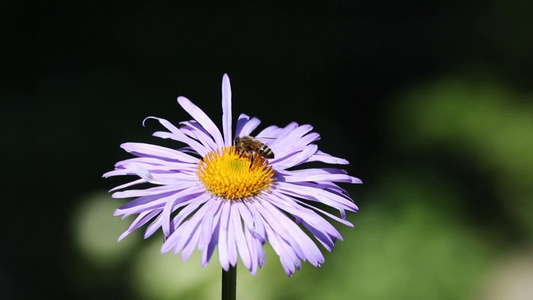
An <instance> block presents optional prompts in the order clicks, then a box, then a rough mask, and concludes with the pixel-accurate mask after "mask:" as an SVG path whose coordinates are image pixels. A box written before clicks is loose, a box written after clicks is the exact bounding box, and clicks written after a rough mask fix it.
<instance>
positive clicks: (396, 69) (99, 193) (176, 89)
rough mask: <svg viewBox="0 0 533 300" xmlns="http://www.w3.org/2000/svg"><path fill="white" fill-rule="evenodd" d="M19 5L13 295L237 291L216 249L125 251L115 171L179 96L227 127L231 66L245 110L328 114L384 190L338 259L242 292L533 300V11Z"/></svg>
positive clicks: (9, 246) (3, 63)
mask: <svg viewBox="0 0 533 300" xmlns="http://www.w3.org/2000/svg"><path fill="white" fill-rule="evenodd" d="M0 7H1V8H0V14H1V18H0V24H1V26H0V40H1V41H2V46H0V49H2V53H1V55H0V79H1V80H0V129H1V130H0V138H1V143H2V147H1V150H0V151H1V152H0V154H1V155H2V159H1V166H2V171H3V174H2V180H1V184H2V187H3V188H2V192H1V196H0V199H1V201H0V211H1V212H2V217H1V219H0V220H1V222H2V223H3V224H2V237H3V242H2V243H1V246H0V299H36V298H39V299H57V298H59V297H66V298H68V299H101V300H104V299H219V297H220V294H219V293H220V291H219V290H220V267H219V266H218V261H217V259H216V258H215V257H214V258H213V260H212V262H211V263H210V265H209V266H208V267H207V268H205V269H203V268H201V266H200V258H199V255H196V256H193V257H191V258H190V259H189V260H188V261H187V262H182V260H181V257H180V256H173V255H172V254H167V255H161V254H160V246H161V244H162V237H161V236H160V235H156V236H153V237H151V238H150V239H148V240H143V239H142V232H141V231H139V232H136V234H133V235H132V236H130V237H128V238H126V239H125V240H123V241H122V242H120V243H117V242H116V239H117V238H118V236H119V235H120V233H121V232H122V231H123V230H124V229H125V228H126V227H127V225H128V224H129V222H130V221H131V220H130V219H126V220H124V221H121V220H120V218H117V217H113V216H112V214H113V211H114V210H115V209H116V208H117V207H119V206H120V205H121V204H122V203H123V202H120V201H118V200H114V199H111V198H110V196H109V195H108V194H107V193H106V191H107V190H108V189H110V188H111V187H113V186H115V185H117V184H119V183H121V182H124V179H125V178H112V179H108V180H103V179H101V175H102V174H103V173H104V172H106V171H108V170H111V169H112V168H113V165H114V163H115V162H116V161H118V160H122V159H125V158H128V157H129V155H128V154H127V153H125V152H123V151H122V150H121V149H120V148H119V144H120V143H122V142H126V141H142V142H158V141H157V139H156V138H153V137H151V136H150V135H151V133H152V132H153V131H155V130H157V129H159V127H157V125H156V124H153V123H148V126H147V128H143V127H142V126H141V121H142V120H143V119H144V118H145V117H146V116H150V115H154V116H159V117H163V118H166V119H168V120H170V121H172V122H174V123H175V124H176V123H178V122H179V121H182V120H188V119H189V116H188V115H187V114H186V113H185V112H184V111H183V110H181V108H180V107H179V106H178V104H177V103H176V101H175V100H176V97H177V96H180V95H183V96H186V97H188V98H190V99H191V100H193V101H194V102H195V103H196V104H197V105H198V106H200V107H201V108H202V109H204V111H206V112H207V113H208V114H209V115H210V116H212V118H213V119H214V120H216V121H217V122H220V118H221V108H220V84H221V78H222V74H223V73H228V74H229V76H230V78H231V82H232V88H233V99H234V102H233V109H234V116H235V117H236V115H238V114H239V113H241V112H243V113H246V114H248V115H252V116H257V117H259V118H260V119H261V120H262V121H263V123H262V125H263V127H262V128H264V126H268V125H271V124H276V125H278V126H284V125H285V124H287V123H289V122H291V121H297V122H299V123H300V124H305V123H308V124H312V125H313V126H314V128H315V130H316V131H317V132H319V133H320V134H321V135H322V140H321V141H320V142H319V146H320V147H321V149H322V150H323V151H325V152H328V153H332V154H334V155H336V156H340V157H344V158H347V159H348V160H349V161H350V162H351V164H350V165H348V166H346V169H347V170H348V171H349V172H350V174H352V175H354V176H357V177H360V178H361V179H362V180H363V182H364V185H359V186H346V188H347V189H348V190H349V192H350V193H351V195H352V197H353V198H354V200H355V201H356V203H357V204H358V205H359V207H360V212H359V213H358V214H350V215H349V216H348V218H349V220H350V221H351V222H353V223H354V224H355V228H347V227H342V226H341V225H340V224H338V225H336V227H337V228H339V229H340V230H341V233H342V234H343V236H344V241H343V242H339V243H337V245H336V247H335V249H334V251H333V252H332V253H326V263H325V264H324V265H323V266H322V268H320V269H316V268H314V267H312V266H311V265H309V264H307V263H305V264H304V265H303V267H302V270H301V271H299V272H297V273H295V274H294V276H293V277H292V278H287V277H286V275H285V274H284V272H283V269H282V267H281V265H280V263H279V259H278V257H277V256H276V255H274V253H273V252H272V251H271V249H270V248H269V247H267V261H266V266H265V268H264V269H261V270H259V271H258V274H257V275H256V276H252V275H250V274H249V272H248V271H247V270H246V269H245V268H243V267H241V268H240V269H239V270H240V271H239V274H238V295H237V296H238V298H239V299H282V300H285V299H482V300H485V299H532V298H533V288H532V286H533V285H532V284H531V283H532V282H533V247H532V241H533V218H532V217H531V216H532V215H533V184H532V183H533V101H532V100H533V94H532V92H533V88H532V86H531V83H532V82H533V72H532V71H531V70H533V18H531V15H533V2H531V1H518V0H512V1H503V0H493V1H477V0H472V1H464V2H460V3H459V2H457V3H454V2H450V3H447V2H444V1H438V2H435V3H434V2H419V1H402V2H396V1H383V0H381V1H379V0H378V1H329V2H324V3H321V4H318V3H313V4H312V3H308V2H304V1H294V2H290V3H285V2H279V3H276V2H269V3H262V4H257V3H239V2H234V1H224V2H217V3H215V4H205V3H202V4H180V3H178V2H163V1H155V2H150V3H148V2H128V3H125V2H115V1H79V2H69V1H51V2H46V3H43V2H40V1H35V2H32V1H2V3H1V4H0ZM324 251H325V250H324ZM196 254H198V253H196Z"/></svg>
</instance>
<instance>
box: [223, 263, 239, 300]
mask: <svg viewBox="0 0 533 300" xmlns="http://www.w3.org/2000/svg"><path fill="white" fill-rule="evenodd" d="M236 291H237V266H234V267H233V266H230V267H229V270H228V271H224V269H222V300H235V299H236V297H235V295H236Z"/></svg>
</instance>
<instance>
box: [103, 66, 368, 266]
mask: <svg viewBox="0 0 533 300" xmlns="http://www.w3.org/2000/svg"><path fill="white" fill-rule="evenodd" d="M178 103H179V104H180V105H181V106H182V107H183V109H184V110H185V111H187V112H188V113H189V114H190V115H191V116H192V118H193V119H194V120H191V121H186V122H182V123H180V125H181V126H180V127H176V126H174V125H172V124H171V123H170V122H168V121H167V120H165V119H161V118H157V117H148V118H146V119H145V121H146V120H152V119H153V120H157V121H158V122H159V123H160V124H161V125H162V126H163V127H165V128H166V130H167V131H157V132H155V133H154V136H156V137H159V138H163V139H172V140H175V141H178V142H181V143H184V144H185V145H187V147H185V148H181V149H171V148H167V147H162V146H157V145H152V144H145V143H124V144H122V145H121V147H122V148H123V149H124V150H126V151H127V152H129V153H131V154H133V155H135V156H136V157H135V158H130V159H127V160H124V161H121V162H118V163H117V164H116V165H115V170H113V171H110V172H107V173H105V174H104V177H106V178H107V177H111V176H119V175H135V176H137V177H138V179H136V180H133V181H131V182H129V183H126V184H123V185H120V186H117V187H115V188H114V189H112V190H111V191H110V192H114V193H113V197H114V198H135V199H134V200H132V201H130V202H128V203H127V204H125V205H124V206H122V207H120V208H118V209H117V210H116V211H115V216H119V215H122V216H123V218H125V217H127V216H130V215H137V218H136V219H135V220H134V221H133V222H132V223H131V225H130V227H129V228H128V229H127V230H126V231H125V232H124V233H123V234H122V235H121V236H120V237H119V241H120V240H121V239H123V238H124V237H125V236H127V235H128V234H129V233H131V232H132V231H134V230H136V229H138V228H140V227H141V226H143V225H146V224H148V225H147V227H146V231H145V234H144V237H145V238H148V237H149V236H151V235H152V234H153V233H154V232H156V231H157V230H159V229H160V228H161V230H162V231H163V234H164V237H165V240H164V243H163V246H162V249H161V251H162V252H163V253H166V252H168V251H170V250H172V249H174V253H175V254H178V253H179V252H181V254H182V258H183V260H184V261H185V260H187V259H188V258H189V256H190V255H191V253H192V252H193V251H194V249H195V248H198V250H199V251H201V252H202V258H201V261H202V266H204V267H205V266H206V265H207V263H208V262H209V260H210V258H211V256H212V254H213V252H214V249H215V248H217V249H218V250H217V252H218V258H219V261H220V264H221V266H222V268H223V269H224V270H228V269H229V267H230V265H231V266H235V265H236V263H237V259H238V256H240V257H241V260H242V262H243V264H244V265H245V266H246V267H247V268H248V269H249V270H250V272H251V273H252V274H255V273H256V271H257V269H258V267H262V266H263V265H264V261H265V252H264V249H263V245H264V244H265V242H267V241H268V242H269V243H270V244H271V246H272V248H273V249H274V251H275V252H276V253H277V255H279V257H280V261H281V264H282V266H283V268H284V270H285V272H286V273H287V275H288V276H291V275H292V274H293V273H294V271H295V270H296V269H300V267H301V261H302V260H303V261H309V262H310V263H311V264H312V265H313V266H317V267H318V266H320V265H321V264H322V263H324V256H323V255H322V253H321V251H320V249H319V248H318V246H317V245H316V244H315V242H314V241H313V240H312V238H311V237H310V236H309V235H308V234H306V233H305V232H304V230H303V228H302V227H304V228H305V229H307V231H308V232H309V233H310V234H311V235H312V236H313V237H314V238H315V239H316V240H318V242H319V243H320V244H322V245H323V246H324V247H325V248H326V249H327V250H328V251H331V250H332V249H333V246H334V244H335V241H336V240H337V239H340V240H342V237H341V235H340V233H339V232H338V231H337V230H336V229H335V227H333V225H331V224H330V223H329V222H328V221H327V220H326V219H325V218H324V217H323V216H327V217H329V218H331V219H333V220H336V221H338V222H340V223H342V224H345V225H348V226H353V225H352V224H351V223H349V222H348V221H346V220H345V217H346V213H345V212H346V211H352V212H357V211H358V208H357V206H356V205H355V204H354V203H353V201H352V199H350V197H349V196H348V193H347V192H346V191H345V190H343V189H342V188H341V187H340V186H338V185H337V184H336V182H346V183H361V180H359V179H357V178H355V177H352V176H350V175H348V174H347V173H346V172H345V171H344V170H341V169H335V168H301V169H294V167H296V166H300V165H302V164H304V163H307V162H322V163H327V164H347V163H348V161H346V160H344V159H341V158H337V157H333V156H331V155H329V154H326V153H324V152H322V151H320V150H318V147H317V145H316V144H314V143H313V142H315V141H317V140H318V139H319V138H320V136H319V135H318V134H317V133H315V132H311V130H312V129H313V127H311V126H310V125H298V124H297V123H294V122H293V123H290V124H289V125H287V126H285V127H284V128H279V127H276V126H269V127H267V128H265V129H264V130H262V131H261V132H260V133H259V134H257V136H256V137H255V141H261V142H259V144H258V145H262V143H264V145H267V146H268V147H269V148H270V149H271V150H272V151H273V152H274V154H275V158H271V159H266V158H264V157H262V156H261V155H260V154H259V153H258V152H260V151H259V149H256V150H257V151H251V152H250V151H242V150H243V149H242V148H238V147H235V145H234V139H233V134H232V111H231V109H232V108H231V87H230V81H229V77H228V76H227V75H226V74H225V75H224V76H223V79H222V134H221V133H220V131H219V129H218V128H217V126H216V125H215V123H214V122H213V121H212V120H211V119H210V118H209V117H208V116H207V115H206V114H205V113H204V112H203V111H202V110H201V109H200V108H198V107H197V106H196V105H194V104H193V103H192V102H191V101H190V100H188V99H187V98H185V97H179V98H178ZM144 123H145V122H143V125H144ZM259 123H260V121H259V120H258V119H257V118H250V117H249V116H247V115H245V114H241V115H240V116H239V118H238V120H237V125H236V129H235V137H244V136H249V135H250V134H251V133H252V131H254V130H255V129H256V128H257V127H258V126H259ZM145 183H149V184H152V185H155V186H150V187H149V188H146V189H129V188H130V187H132V186H134V185H139V184H145ZM117 190H123V191H117ZM316 203H318V204H321V206H330V207H332V208H335V209H337V210H338V211H339V212H340V215H341V218H339V217H337V216H335V215H333V214H331V213H328V212H326V211H324V210H323V209H321V208H319V207H317V206H315V205H314V204H316Z"/></svg>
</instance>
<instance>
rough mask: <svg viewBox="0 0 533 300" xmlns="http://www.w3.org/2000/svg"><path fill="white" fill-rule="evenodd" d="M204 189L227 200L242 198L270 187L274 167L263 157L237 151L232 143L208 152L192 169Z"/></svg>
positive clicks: (257, 193) (254, 194) (249, 196)
mask: <svg viewBox="0 0 533 300" xmlns="http://www.w3.org/2000/svg"><path fill="white" fill-rule="evenodd" d="M196 174H197V175H198V177H199V178H200V179H201V180H202V182H203V183H204V186H205V187H206V189H207V190H208V191H209V192H210V193H211V194H214V195H217V196H219V197H222V198H225V199H228V200H244V199H248V198H251V197H253V196H256V195H259V194H260V193H261V192H263V191H266V190H268V189H269V188H270V185H271V184H272V182H273V181H274V178H273V177H274V171H272V167H270V166H268V162H267V160H266V159H264V158H263V157H261V156H260V155H258V154H257V153H253V159H252V157H251V156H249V155H243V154H239V153H238V152H237V151H236V150H235V147H226V148H222V150H217V151H212V152H209V153H208V154H207V155H206V156H205V157H204V158H203V159H202V160H201V161H200V163H199V164H198V170H197V171H196Z"/></svg>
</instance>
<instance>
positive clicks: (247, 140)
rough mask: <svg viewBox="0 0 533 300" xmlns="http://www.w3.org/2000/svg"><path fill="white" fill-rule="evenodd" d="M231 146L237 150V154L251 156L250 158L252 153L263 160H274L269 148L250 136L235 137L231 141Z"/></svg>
mask: <svg viewBox="0 0 533 300" xmlns="http://www.w3.org/2000/svg"><path fill="white" fill-rule="evenodd" d="M233 145H234V146H235V148H236V149H237V152H239V153H241V154H245V155H248V156H251V157H252V158H253V152H256V153H257V154H259V155H261V156H262V157H264V158H274V152H272V149H270V147H268V146H267V145H265V144H264V143H262V142H260V141H258V140H256V139H255V138H253V137H251V136H243V137H236V138H235V139H234V140H233Z"/></svg>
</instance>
